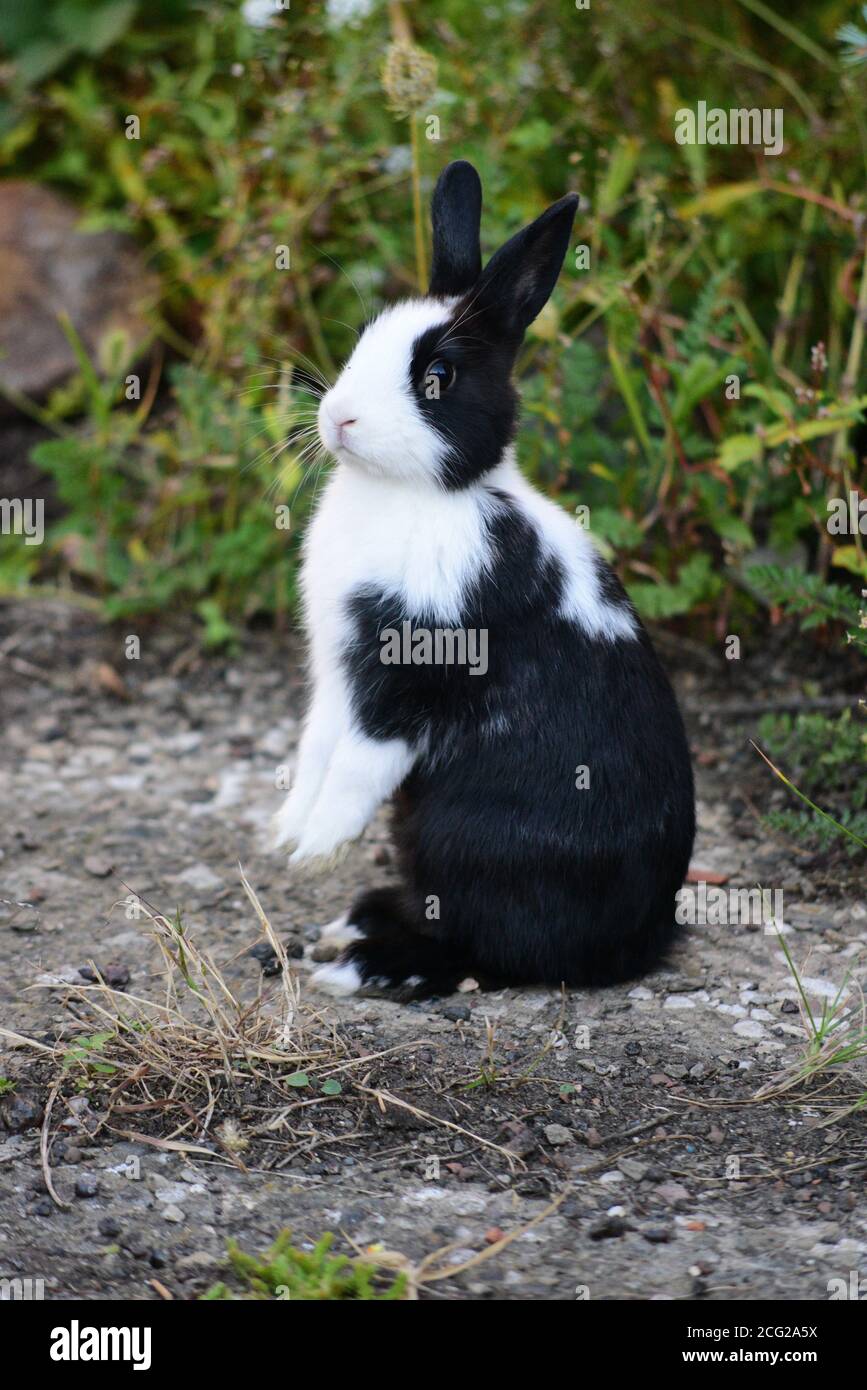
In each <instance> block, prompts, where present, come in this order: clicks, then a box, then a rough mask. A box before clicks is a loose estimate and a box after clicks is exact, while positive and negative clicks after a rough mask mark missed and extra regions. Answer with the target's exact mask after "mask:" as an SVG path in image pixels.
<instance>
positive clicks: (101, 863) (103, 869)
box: [84, 854, 114, 878]
mask: <svg viewBox="0 0 867 1390" xmlns="http://www.w3.org/2000/svg"><path fill="white" fill-rule="evenodd" d="M113 868H114V864H113V863H112V862H111V860H110V859H106V858H105V857H104V856H103V855H101V854H88V855H87V857H86V859H85V861H84V869H85V872H86V873H88V874H92V876H93V877H94V878H108V876H109V874H110V873H111V871H112V869H113Z"/></svg>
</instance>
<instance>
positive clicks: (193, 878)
mask: <svg viewBox="0 0 867 1390" xmlns="http://www.w3.org/2000/svg"><path fill="white" fill-rule="evenodd" d="M176 877H177V879H178V881H179V882H180V883H186V884H187V885H188V886H189V887H190V888H194V889H195V890H196V892H198V893H211V892H214V891H215V890H216V889H217V888H222V886H223V880H222V879H220V878H218V877H217V875H216V874H215V873H214V871H213V869H209V868H208V866H207V864H191V865H190V867H189V868H188V869H184V871H183V873H181V874H177V875H176Z"/></svg>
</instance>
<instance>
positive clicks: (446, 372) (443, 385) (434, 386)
mask: <svg viewBox="0 0 867 1390" xmlns="http://www.w3.org/2000/svg"><path fill="white" fill-rule="evenodd" d="M454 380H455V369H454V367H453V366H452V364H451V362H444V361H443V359H442V358H441V357H437V358H435V359H434V361H433V362H431V363H429V364H428V367H427V369H426V371H425V374H424V393H425V395H426V396H427V398H428V400H429V401H431V400H433V401H437V400H439V398H440V396H441V395H442V394H443V392H444V391H448V389H449V387H450V386H452V385H454Z"/></svg>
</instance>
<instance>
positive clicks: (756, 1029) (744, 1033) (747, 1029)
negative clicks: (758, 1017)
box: [732, 1018, 765, 1038]
mask: <svg viewBox="0 0 867 1390" xmlns="http://www.w3.org/2000/svg"><path fill="white" fill-rule="evenodd" d="M732 1032H733V1033H737V1035H738V1037H739V1038H763V1037H764V1036H765V1030H764V1028H763V1026H762V1025H761V1023H756V1021H755V1020H754V1019H752V1018H742V1019H741V1021H740V1023H736V1024H735V1026H734V1028H733V1029H732Z"/></svg>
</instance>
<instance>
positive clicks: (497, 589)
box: [274, 160, 695, 1000]
mask: <svg viewBox="0 0 867 1390" xmlns="http://www.w3.org/2000/svg"><path fill="white" fill-rule="evenodd" d="M578 201H579V200H578V197H577V196H576V195H575V194H569V195H567V196H566V197H564V198H561V199H560V201H559V202H556V203H554V204H553V206H551V207H549V208H548V209H547V211H545V212H543V213H542V215H541V216H540V217H538V218H537V219H536V221H534V222H532V223H531V224H530V225H529V226H526V227H524V228H523V229H522V230H521V231H519V232H518V233H517V234H516V235H514V236H513V237H511V239H510V240H508V241H507V242H506V243H505V244H504V245H503V246H501V247H500V249H499V250H498V251H497V252H496V254H495V255H493V256H492V257H491V259H490V260H489V261H488V263H487V265H486V266H485V268H484V270H483V269H482V259H481V252H480V243H479V227H480V220H481V206H482V189H481V182H480V180H479V176H478V174H477V172H476V170H475V169H474V168H473V166H472V165H471V164H469V163H467V162H465V161H463V160H458V161H456V162H454V163H452V164H449V165H448V167H447V168H446V169H445V170H444V171H443V172H442V174H441V175H440V177H439V180H438V182H437V184H436V188H435V191H434V196H433V202H432V226H433V258H432V271H431V277H430V290H429V293H428V294H427V295H426V296H425V297H423V298H416V299H409V300H407V301H405V302H401V303H398V304H395V305H393V306H391V307H388V308H386V309H385V310H384V311H383V312H382V313H380V314H379V315H378V316H377V317H376V318H374V319H373V320H372V321H371V322H370V323H368V324H367V325H366V326H365V327H364V329H363V330H362V332H361V336H360V338H359V340H358V342H357V344H356V346H355V348H354V351H353V352H352V355H351V356H350V358H349V360H348V361H347V363H346V365H345V367H344V368H343V371H342V372H341V374H340V376H339V378H338V380H337V382H336V384H335V385H334V386H333V387H332V388H331V389H329V390H328V391H327V393H326V394H325V395H324V396H323V397H322V399H321V402H320V404H319V408H318V428H319V434H320V437H321V440H322V443H323V444H324V446H325V448H326V449H327V450H328V451H329V453H330V454H331V455H332V456H333V458H334V459H335V460H336V463H337V467H336V468H335V469H334V470H333V472H332V473H331V474H330V476H329V479H328V482H327V486H326V488H325V491H324V494H323V495H322V497H321V500H320V501H319V504H318V507H317V508H316V510H315V514H314V516H313V519H312V521H311V523H310V525H309V528H308V531H307V534H306V536H305V542H304V553H303V562H302V568H301V591H302V600H303V610H304V615H305V622H306V629H307V633H308V636H309V641H310V648H311V673H312V686H313V689H312V699H311V701H310V706H309V712H308V714H307V717H306V721H305V726H304V729H303V733H302V737H301V742H300V747H299V756H298V764H297V776H296V779H295V781H294V785H293V786H292V788H291V790H290V792H289V794H288V796H287V798H286V799H285V801H284V803H283V805H282V808H281V809H280V811H279V812H278V814H277V817H276V824H275V837H274V838H275V843H276V845H277V846H282V845H285V844H287V843H290V842H294V844H295V846H296V847H295V849H294V852H293V853H292V854H291V857H290V864H293V865H300V864H309V863H314V864H321V863H323V862H325V863H327V862H329V861H330V860H333V857H334V855H335V854H338V853H339V852H340V851H341V847H343V846H345V845H346V844H347V843H349V842H351V841H353V840H355V839H356V838H357V837H358V836H360V835H361V834H362V832H363V831H364V829H365V827H366V826H367V825H368V823H369V822H370V820H371V818H372V817H373V815H374V813H375V812H376V810H377V809H378V808H379V807H380V806H381V805H382V804H383V803H384V802H385V801H386V800H388V799H389V798H392V799H393V836H394V842H395V849H396V860H397V865H398V868H399V876H400V883H399V885H396V886H387V887H380V888H374V889H372V890H368V891H364V892H361V893H360V894H359V896H358V897H357V898H356V900H355V902H354V903H353V904H352V906H351V907H350V908H349V910H348V912H347V913H345V914H344V915H343V916H342V917H341V918H339V919H338V921H337V922H334V923H332V924H331V926H330V927H328V928H326V929H325V932H324V935H325V937H326V938H327V939H331V940H332V941H333V942H334V943H336V945H337V946H339V947H340V948H341V949H340V954H339V955H338V956H337V959H336V960H334V961H332V962H330V963H328V964H326V965H323V966H321V967H320V968H319V969H318V970H316V971H314V976H313V978H314V980H315V982H316V983H317V984H318V985H319V986H321V987H322V988H324V989H326V990H328V991H329V992H331V993H332V994H337V995H341V994H342V995H346V994H352V993H355V992H357V991H359V990H368V991H369V990H375V991H385V992H386V993H389V992H390V993H391V994H392V995H393V997H396V998H398V999H403V1000H408V999H414V998H425V997H429V996H431V995H444V994H448V993H450V992H452V991H454V990H455V989H456V988H457V987H458V985H459V984H460V983H461V982H462V981H464V980H465V979H466V978H467V977H470V978H474V979H475V980H476V981H477V982H478V983H479V984H480V985H481V986H482V987H494V988H496V987H503V986H507V985H532V984H547V985H552V986H559V985H560V984H565V985H567V986H597V985H608V984H612V983H615V982H618V981H624V980H628V979H631V978H634V977H636V976H638V975H641V974H643V973H644V972H646V971H648V970H649V969H651V968H652V967H653V966H654V965H655V964H657V963H658V962H659V961H660V959H661V958H662V957H663V956H664V953H665V951H666V948H667V947H668V946H669V944H670V942H671V940H672V937H673V935H674V929H675V899H676V894H677V892H678V890H679V888H680V887H681V885H682V883H683V880H684V876H685V873H686V870H687V867H688V864H689V859H690V853H691V849H692V842H693V836H694V828H695V823H694V793H693V781H692V769H691V765H690V757H689V750H688V746H687V741H686V737H685V733H684V728H683V724H682V721H681V716H680V712H679V710H678V707H677V703H676V700H675V696H674V693H673V691H672V689H671V686H670V685H669V682H668V680H667V678H666V676H665V674H664V673H663V670H662V668H661V666H660V664H659V661H658V659H657V657H656V654H655V652H654V650H653V648H652V646H651V643H650V640H649V638H648V636H647V633H646V632H645V630H644V628H643V627H642V625H641V622H640V621H639V618H638V616H637V614H636V612H635V609H634V608H633V606H632V604H631V602H630V600H629V599H628V597H627V595H626V593H625V591H624V589H623V588H622V586H621V584H620V582H619V581H618V579H617V578H616V577H615V575H614V573H613V572H612V571H611V569H610V568H609V567H608V566H607V564H606V563H605V562H604V561H603V559H602V558H601V556H600V555H599V554H598V553H597V550H596V548H595V547H594V545H593V544H592V542H591V540H590V539H589V537H588V536H587V534H586V533H585V531H584V530H583V529H582V528H581V527H580V526H579V525H578V524H577V523H576V522H575V520H574V519H573V518H571V517H570V516H568V515H567V514H566V512H565V511H564V510H563V509H562V508H561V507H559V506H558V505H557V504H556V503H554V502H553V501H551V500H550V499H548V498H546V497H544V496H542V495H541V494H540V493H539V492H537V491H536V490H535V489H534V488H533V487H532V486H531V485H530V484H529V482H528V481H526V480H525V478H524V477H523V476H522V474H521V473H520V472H519V469H518V466H517V463H516V459H515V451H514V446H513V439H514V435H515V429H516V423H517V417H518V395H517V392H516V389H515V386H514V384H513V382H512V380H511V372H512V368H513V365H514V361H515V356H516V353H517V351H518V348H519V346H520V344H521V342H522V339H523V336H524V333H525V331H526V329H527V327H528V325H529V324H531V323H532V322H533V320H534V319H535V318H536V316H537V315H538V313H539V312H540V310H541V309H542V307H543V306H544V304H545V303H546V302H547V300H548V298H549V296H550V294H551V292H552V290H553V288H554V285H555V282H556V280H557V277H558V275H559V272H560V268H561V266H562V263H563V259H564V256H565V254H566V250H567V247H568V244H569V239H570V234H571V229H572V223H573V219H574V216H575V211H576V208H577V206H578ZM438 633H439V634H440V635H442V634H445V637H444V638H443V641H442V642H441V644H440V648H439V649H437V648H436V644H435V641H434V639H435V638H436V636H437V634H438ZM472 633H475V634H476V641H475V645H473V644H472V643H471V642H470V641H469V640H467V641H466V642H465V643H464V656H465V658H466V659H464V660H460V657H461V642H460V640H459V639H461V638H463V637H468V635H469V634H472ZM482 634H484V645H485V648H486V650H485V659H484V661H483V660H482V659H481V648H482ZM449 638H450V639H451V643H452V645H451V648H449V647H448V645H447V639H449ZM395 639H396V640H395ZM401 644H402V645H401ZM387 647H388V650H389V652H390V657H389V659H388V660H386V655H385V653H386V648H387ZM422 649H424V650H422ZM437 650H439V653H440V658H441V659H440V660H439V661H437V660H434V659H432V658H431V653H433V654H434V655H436V651H437ZM473 650H475V652H476V656H477V658H478V659H477V660H476V661H475V662H473V661H472V660H470V655H471V653H472V651H473ZM419 652H421V653H422V654H421V657H420V659H417V658H418V656H419ZM395 653H397V659H394V658H395ZM449 656H450V657H451V658H452V659H448V658H449Z"/></svg>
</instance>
